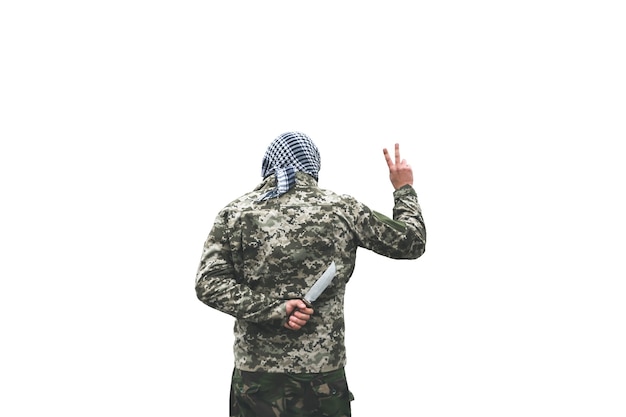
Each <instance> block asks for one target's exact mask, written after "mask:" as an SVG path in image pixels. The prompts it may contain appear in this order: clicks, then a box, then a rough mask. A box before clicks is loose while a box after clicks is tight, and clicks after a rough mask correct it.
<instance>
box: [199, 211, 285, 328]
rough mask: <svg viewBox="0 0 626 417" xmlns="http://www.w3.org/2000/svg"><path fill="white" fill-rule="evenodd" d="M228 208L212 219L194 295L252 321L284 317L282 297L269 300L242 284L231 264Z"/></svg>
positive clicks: (217, 308) (277, 319) (221, 309)
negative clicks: (213, 220) (212, 222)
mask: <svg viewBox="0 0 626 417" xmlns="http://www.w3.org/2000/svg"><path fill="white" fill-rule="evenodd" d="M228 217H229V214H228V211H226V210H223V211H222V212H221V213H220V214H219V215H218V216H217V218H216V219H215V222H214V224H213V228H212V229H211V232H210V233H209V236H208V237H207V239H206V241H205V243H204V247H203V250H202V257H201V260H200V266H199V267H198V272H197V274H196V295H197V297H198V299H199V300H200V301H202V302H203V303H204V304H206V305H208V306H209V307H212V308H214V309H216V310H219V311H221V312H223V313H226V314H229V315H231V316H233V317H235V318H237V319H242V320H246V321H251V322H255V323H261V322H275V323H274V324H280V323H282V322H284V321H285V320H286V310H285V302H284V300H277V299H271V298H270V297H268V296H266V295H265V294H263V293H261V292H257V291H253V290H252V289H251V288H250V287H249V286H247V285H245V284H244V283H242V280H241V279H240V278H239V277H238V274H237V272H236V270H235V267H234V265H233V259H232V255H231V239H230V233H229V228H228Z"/></svg>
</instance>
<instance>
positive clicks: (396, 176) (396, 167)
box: [383, 143, 413, 190]
mask: <svg viewBox="0 0 626 417" xmlns="http://www.w3.org/2000/svg"><path fill="white" fill-rule="evenodd" d="M395 151H396V155H395V163H394V161H393V160H392V159H391V156H389V151H387V148H385V149H383V154H384V155H385V160H386V161H387V166H388V167H389V179H390V180H391V184H392V185H393V188H394V189H396V190H397V189H398V188H400V187H402V186H404V185H407V184H408V185H413V170H412V169H411V165H409V164H408V163H407V162H406V159H401V158H400V145H399V144H397V143H396V149H395Z"/></svg>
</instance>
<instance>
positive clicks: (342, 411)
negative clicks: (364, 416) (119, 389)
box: [230, 368, 354, 417]
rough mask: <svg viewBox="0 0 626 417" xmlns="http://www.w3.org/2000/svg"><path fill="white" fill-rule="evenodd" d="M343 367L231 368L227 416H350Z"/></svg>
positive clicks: (350, 397) (349, 397)
mask: <svg viewBox="0 0 626 417" xmlns="http://www.w3.org/2000/svg"><path fill="white" fill-rule="evenodd" d="M353 399H354V397H353V396H352V393H351V392H350V391H349V390H348V383H347V381H346V374H345V372H344V369H343V368H341V369H338V370H336V371H332V372H324V373H319V374H289V373H266V372H246V371H241V370H239V369H235V370H234V371H233V377H232V383H231V390H230V416H231V417H350V416H351V412H350V401H352V400H353Z"/></svg>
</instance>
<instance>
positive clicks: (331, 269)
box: [302, 261, 337, 308]
mask: <svg viewBox="0 0 626 417" xmlns="http://www.w3.org/2000/svg"><path fill="white" fill-rule="evenodd" d="M336 272H337V267H336V266H335V261H332V262H331V263H330V265H329V266H328V268H326V271H324V273H323V274H322V275H321V276H320V277H319V278H318V279H317V281H315V284H313V286H312V287H311V288H310V289H309V291H307V293H306V294H305V295H304V298H303V299H302V301H304V303H305V304H306V305H307V306H308V307H309V308H311V307H312V306H313V302H314V301H315V300H317V298H318V297H319V296H320V295H321V294H322V293H323V292H324V290H325V289H326V288H327V287H328V286H329V285H330V283H331V282H332V280H333V278H334V277H335V273H336Z"/></svg>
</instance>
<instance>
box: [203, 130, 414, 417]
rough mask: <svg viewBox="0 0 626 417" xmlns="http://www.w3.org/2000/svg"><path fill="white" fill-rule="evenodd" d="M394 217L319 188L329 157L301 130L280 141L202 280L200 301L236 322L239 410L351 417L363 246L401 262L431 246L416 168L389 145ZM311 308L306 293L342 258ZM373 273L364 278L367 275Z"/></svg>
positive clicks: (228, 220) (218, 228)
mask: <svg viewBox="0 0 626 417" xmlns="http://www.w3.org/2000/svg"><path fill="white" fill-rule="evenodd" d="M383 153H384V156H385V160H386V161H387V165H388V167H389V178H390V180H391V183H392V185H393V187H394V189H395V191H394V193H393V195H394V201H395V204H394V208H393V219H391V218H389V217H386V216H384V215H382V214H380V213H378V212H375V211H372V210H370V209H369V208H368V207H367V206H365V205H364V204H362V203H360V202H359V201H357V200H355V199H354V198H352V197H350V196H347V195H338V194H335V193H333V192H331V191H328V190H324V189H321V188H319V187H318V173H319V170H320V154H319V151H318V149H317V147H316V146H315V144H314V143H313V141H312V140H311V139H310V138H309V137H308V136H306V135H304V134H302V133H299V132H288V133H284V134H282V135H280V136H279V137H277V138H276V139H275V140H274V141H273V142H272V143H271V144H270V145H269V147H268V149H267V151H266V153H265V156H264V158H263V162H262V172H261V173H262V177H263V181H262V182H261V183H260V184H259V185H258V186H257V187H256V188H255V189H254V190H253V191H251V192H249V193H247V194H244V195H243V196H242V197H240V198H238V199H236V200H234V201H233V202H231V203H230V204H228V205H227V206H226V207H225V208H224V209H222V210H221V212H220V213H219V214H218V216H217V218H216V219H215V223H214V225H213V228H212V230H211V232H210V234H209V236H208V238H207V240H206V242H205V244H204V249H203V252H202V258H201V261H200V266H199V268H198V273H197V276H196V293H197V296H198V298H199V299H200V300H201V301H202V302H203V303H205V304H207V305H208V306H210V307H212V308H215V309H217V310H219V311H222V312H224V313H227V314H230V315H231V316H233V317H235V318H236V322H235V328H234V333H235V344H234V357H235V364H234V371H233V376H232V384H231V396H230V397H231V398H230V403H231V406H230V407H231V408H230V415H231V417H249V416H261V417H292V416H293V417H296V416H302V417H305V416H310V417H313V416H315V417H318V416H336V417H349V416H350V415H351V414H350V401H351V400H352V399H353V397H352V394H351V392H350V391H349V390H348V384H347V382H346V376H345V372H344V366H345V364H346V352H345V346H344V315H343V302H344V294H345V289H346V283H347V282H348V280H349V279H350V276H351V275H352V272H353V270H354V267H355V261H356V251H357V248H358V247H362V248H366V249H369V250H372V251H374V252H376V253H378V254H380V255H383V256H386V257H389V258H396V259H416V258H418V257H420V256H421V255H422V254H423V253H424V250H425V245H426V229H425V226H424V221H423V219H422V214H421V209H420V206H419V204H418V201H417V195H416V193H415V190H414V189H413V187H412V184H413V171H412V169H411V166H410V165H409V164H407V162H406V161H405V160H404V159H401V157H400V148H399V145H398V144H396V145H395V160H392V158H391V156H390V155H389V152H388V151H387V149H383ZM332 262H334V263H335V267H336V275H335V276H334V278H333V280H332V282H331V284H330V285H329V286H328V287H327V288H326V289H325V291H324V292H323V293H322V294H321V295H320V296H319V298H318V299H317V300H316V301H315V302H314V305H313V306H311V304H309V303H305V301H304V300H303V296H304V294H305V293H306V292H307V290H308V289H309V288H310V287H311V286H312V285H313V284H314V283H315V282H316V280H317V279H318V278H319V276H320V275H321V274H322V273H323V272H324V271H325V270H326V268H327V267H328V266H329V265H330V264H331V263H332ZM364 278H366V277H364Z"/></svg>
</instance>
